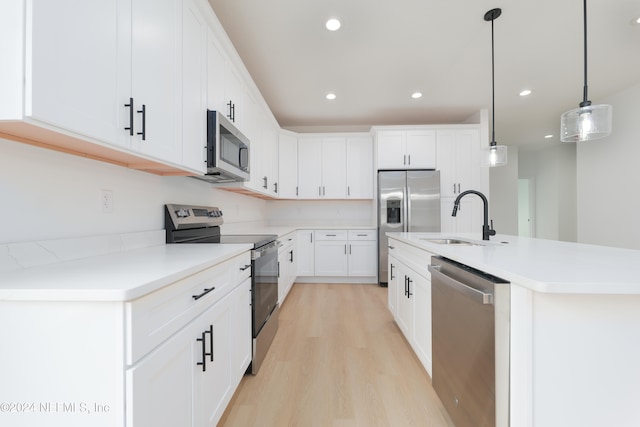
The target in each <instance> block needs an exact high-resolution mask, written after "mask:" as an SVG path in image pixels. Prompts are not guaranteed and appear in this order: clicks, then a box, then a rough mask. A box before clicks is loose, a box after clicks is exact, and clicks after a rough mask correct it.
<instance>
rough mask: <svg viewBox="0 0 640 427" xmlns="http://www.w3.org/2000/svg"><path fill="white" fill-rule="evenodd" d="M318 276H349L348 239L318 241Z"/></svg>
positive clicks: (316, 249) (316, 260)
mask: <svg viewBox="0 0 640 427" xmlns="http://www.w3.org/2000/svg"><path fill="white" fill-rule="evenodd" d="M315 251H316V259H315V275H316V276H347V275H348V273H349V271H348V263H347V241H346V240H345V241H341V240H337V241H332V240H317V241H316V247H315Z"/></svg>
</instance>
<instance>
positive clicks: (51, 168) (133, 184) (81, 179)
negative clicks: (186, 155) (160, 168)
mask: <svg viewBox="0 0 640 427" xmlns="http://www.w3.org/2000/svg"><path fill="white" fill-rule="evenodd" d="M101 189H109V190H112V191H113V196H114V212H113V213H111V214H106V213H102V212H101V209H100V190H101ZM0 195H1V197H2V200H1V201H0V224H2V227H1V228H0V244H1V243H12V242H23V241H30V240H46V239H58V238H71V237H84V236H94V235H100V234H112V233H127V232H135V231H148V230H161V229H163V228H164V211H163V209H164V204H165V203H187V204H201V205H205V206H218V207H220V208H221V209H222V211H223V212H224V215H225V217H224V218H225V222H226V223H238V222H254V221H264V220H265V211H266V202H265V201H263V200H261V199H257V198H253V197H247V196H243V195H239V194H234V193H230V192H226V191H222V190H216V189H214V188H213V187H212V186H211V185H210V184H208V183H206V182H201V181H198V180H195V179H192V178H187V177H161V176H157V175H152V174H149V173H145V172H139V171H135V170H131V169H127V168H123V167H120V166H115V165H111V164H108V163H103V162H98V161H94V160H89V159H85V158H81V157H77V156H71V155H68V154H64V153H59V152H56V151H51V150H45V149H42V148H39V147H34V146H30V145H25V144H21V143H16V142H12V141H7V140H4V139H0ZM223 230H224V225H223Z"/></svg>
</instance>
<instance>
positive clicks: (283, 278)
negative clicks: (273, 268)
mask: <svg viewBox="0 0 640 427" xmlns="http://www.w3.org/2000/svg"><path fill="white" fill-rule="evenodd" d="M279 240H280V242H281V243H282V246H281V247H280V248H279V249H278V303H279V304H280V305H282V303H283V302H284V299H285V298H286V297H287V295H288V294H289V291H290V290H291V287H292V286H293V282H295V280H296V256H297V254H296V252H297V251H296V232H295V231H293V232H291V233H289V234H287V235H286V236H284V237H282V238H280V239H279Z"/></svg>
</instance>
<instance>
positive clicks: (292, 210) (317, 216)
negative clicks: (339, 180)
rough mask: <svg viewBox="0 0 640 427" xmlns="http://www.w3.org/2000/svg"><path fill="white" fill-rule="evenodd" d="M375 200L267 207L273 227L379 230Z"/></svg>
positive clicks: (301, 202) (273, 203)
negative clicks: (330, 227)
mask: <svg viewBox="0 0 640 427" xmlns="http://www.w3.org/2000/svg"><path fill="white" fill-rule="evenodd" d="M372 204H373V202H372V201H371V200H327V201H324V200H297V201H295V200H278V201H269V202H268V204H267V219H268V221H269V224H272V225H283V224H284V225H295V226H340V227H341V226H360V227H373V228H375V227H377V222H376V221H377V219H376V217H375V210H374V209H372Z"/></svg>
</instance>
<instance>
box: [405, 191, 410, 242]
mask: <svg viewBox="0 0 640 427" xmlns="http://www.w3.org/2000/svg"><path fill="white" fill-rule="evenodd" d="M404 200H405V202H404V231H411V229H410V227H411V190H409V186H406V187H405V188H404Z"/></svg>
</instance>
